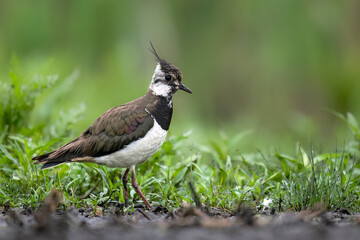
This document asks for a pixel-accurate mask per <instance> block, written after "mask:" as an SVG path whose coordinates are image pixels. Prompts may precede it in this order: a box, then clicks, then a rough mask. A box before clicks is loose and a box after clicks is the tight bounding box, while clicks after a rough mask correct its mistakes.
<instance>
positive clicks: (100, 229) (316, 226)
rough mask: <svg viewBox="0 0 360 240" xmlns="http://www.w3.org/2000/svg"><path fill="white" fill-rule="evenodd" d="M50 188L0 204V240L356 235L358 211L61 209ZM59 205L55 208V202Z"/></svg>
mask: <svg viewBox="0 0 360 240" xmlns="http://www.w3.org/2000/svg"><path fill="white" fill-rule="evenodd" d="M61 203H62V194H61V192H60V191H56V190H54V191H52V192H51V193H50V194H49V195H48V196H47V197H46V199H45V201H44V204H43V205H42V206H41V207H39V208H38V209H36V210H31V209H29V208H26V207H24V208H22V209H19V208H10V207H6V206H5V207H1V206H0V239H8V240H11V239H26V240H29V239H51V240H57V239H76V240H92V239H103V240H104V239H139V240H145V239H151V240H157V239H171V240H177V239H181V240H183V239H224V240H227V239H234V238H236V239H247V240H251V239H270V240H272V239H274V240H275V239H276V240H279V239H291V240H297V239H299V240H300V239H301V240H303V239H328V240H332V239H334V240H335V239H336V240H339V239H340V240H342V239H345V238H346V239H347V240H352V239H360V214H359V213H357V214H354V213H350V212H349V211H347V210H345V209H339V210H338V211H336V212H328V211H324V210H322V209H321V206H320V207H318V208H317V210H307V211H302V212H285V213H276V212H275V210H274V209H268V210H265V211H264V209H262V211H260V212H259V211H255V210H253V209H251V208H246V207H241V208H239V209H236V210H233V211H228V210H222V209H215V208H211V209H209V208H206V207H204V206H202V205H201V203H200V202H199V201H196V203H197V204H196V205H197V207H192V206H188V205H187V204H186V203H184V204H183V205H184V207H182V208H181V209H176V210H174V211H169V210H168V209H166V208H164V207H161V206H158V207H155V208H153V209H152V210H151V211H150V210H147V209H144V208H143V207H142V205H140V206H135V207H136V208H134V209H132V210H129V209H127V210H125V209H124V208H123V206H122V205H121V204H118V203H116V202H114V203H111V202H107V203H106V204H104V206H100V207H97V208H96V209H91V208H85V209H83V208H80V209H78V208H75V207H69V208H67V209H65V208H64V206H62V205H61ZM59 204H60V206H59Z"/></svg>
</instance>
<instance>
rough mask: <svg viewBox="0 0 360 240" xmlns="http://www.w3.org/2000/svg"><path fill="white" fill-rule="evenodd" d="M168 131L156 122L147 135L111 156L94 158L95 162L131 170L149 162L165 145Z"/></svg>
mask: <svg viewBox="0 0 360 240" xmlns="http://www.w3.org/2000/svg"><path fill="white" fill-rule="evenodd" d="M166 134H167V131H166V130H164V129H162V128H161V127H160V125H159V124H158V123H157V122H156V121H155V120H154V126H153V127H152V128H151V129H150V130H149V131H148V132H147V133H146V135H145V136H144V137H143V138H141V139H138V140H137V141H135V142H132V143H130V144H129V145H127V146H126V147H125V148H123V149H121V150H119V151H117V152H114V153H111V154H109V155H105V156H101V157H97V158H94V162H95V163H97V164H101V165H106V166H108V167H120V168H130V167H132V166H136V165H138V164H140V163H143V162H145V161H146V160H148V159H149V158H150V157H151V156H152V155H153V154H154V153H155V152H156V151H157V150H159V148H160V147H161V145H162V144H163V143H164V141H165V138H166Z"/></svg>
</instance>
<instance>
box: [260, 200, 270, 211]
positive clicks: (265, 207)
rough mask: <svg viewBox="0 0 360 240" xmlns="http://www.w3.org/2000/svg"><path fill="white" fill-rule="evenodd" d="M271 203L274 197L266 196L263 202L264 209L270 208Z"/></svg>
mask: <svg viewBox="0 0 360 240" xmlns="http://www.w3.org/2000/svg"><path fill="white" fill-rule="evenodd" d="M270 203H272V199H271V198H265V199H264V201H263V202H262V205H263V211H264V210H265V209H268V208H269V207H270V206H269V205H270Z"/></svg>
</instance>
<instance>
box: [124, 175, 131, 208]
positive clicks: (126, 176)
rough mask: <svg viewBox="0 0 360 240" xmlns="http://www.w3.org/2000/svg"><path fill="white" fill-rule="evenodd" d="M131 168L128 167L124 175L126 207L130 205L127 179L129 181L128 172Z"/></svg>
mask: <svg viewBox="0 0 360 240" xmlns="http://www.w3.org/2000/svg"><path fill="white" fill-rule="evenodd" d="M129 170H130V168H127V169H126V171H125V172H124V176H123V177H122V181H123V185H124V201H125V207H127V206H128V204H129V201H128V192H127V181H128V174H129Z"/></svg>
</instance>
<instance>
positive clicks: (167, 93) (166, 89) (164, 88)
mask: <svg viewBox="0 0 360 240" xmlns="http://www.w3.org/2000/svg"><path fill="white" fill-rule="evenodd" d="M156 79H161V80H165V73H164V72H163V71H162V70H161V66H160V64H159V63H158V64H157V65H156V68H155V72H154V75H153V76H152V81H151V83H150V87H149V89H151V90H152V91H153V92H154V94H155V95H157V96H162V97H166V98H168V97H171V95H172V93H171V92H172V91H171V86H169V85H168V84H166V83H165V82H164V81H158V82H156V83H155V80H156Z"/></svg>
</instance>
